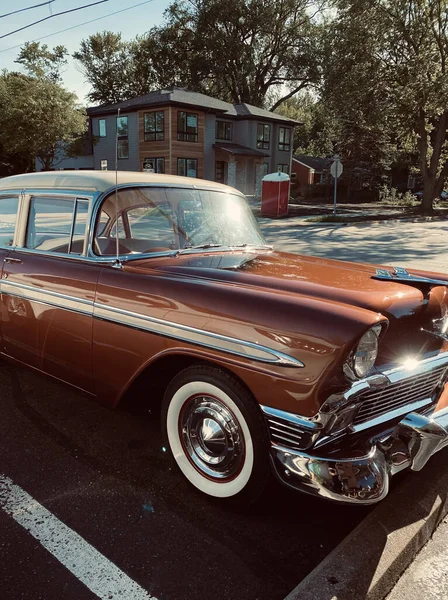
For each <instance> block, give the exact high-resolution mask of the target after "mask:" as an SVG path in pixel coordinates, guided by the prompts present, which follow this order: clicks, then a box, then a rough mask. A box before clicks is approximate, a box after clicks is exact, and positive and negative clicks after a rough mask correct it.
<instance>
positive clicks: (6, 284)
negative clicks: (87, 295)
mask: <svg viewBox="0 0 448 600" xmlns="http://www.w3.org/2000/svg"><path fill="white" fill-rule="evenodd" d="M0 289H1V292H2V293H3V294H7V295H8V296H16V297H18V298H24V299H25V300H30V301H32V302H39V303H41V304H48V305H50V306H54V307H55V308H65V309H67V310H72V311H75V312H78V313H82V314H86V315H90V316H92V315H93V301H91V300H85V299H84V298H76V297H74V296H67V295H66V294H60V293H58V292H51V291H49V290H40V289H38V288H36V287H33V286H30V285H24V284H21V283H15V282H12V281H7V280H5V279H2V280H1V285H0Z"/></svg>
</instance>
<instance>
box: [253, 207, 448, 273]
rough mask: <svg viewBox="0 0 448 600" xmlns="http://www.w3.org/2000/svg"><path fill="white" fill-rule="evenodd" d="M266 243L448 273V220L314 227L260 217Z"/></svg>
mask: <svg viewBox="0 0 448 600" xmlns="http://www.w3.org/2000/svg"><path fill="white" fill-rule="evenodd" d="M259 224H260V227H261V230H262V232H263V234H264V236H265V237H266V240H267V242H268V243H269V244H273V245H274V247H275V248H276V249H277V250H281V251H283V252H295V253H300V254H309V255H312V256H321V257H323V258H334V259H337V260H346V261H354V262H368V263H374V264H382V265H393V266H403V267H409V268H411V267H413V268H414V269H424V270H425V269H427V270H432V271H439V272H441V273H448V245H447V239H448V221H446V220H443V221H426V222H421V221H419V222H410V221H396V220H391V221H382V222H372V223H349V224H343V225H341V224H338V223H336V224H335V223H312V224H306V222H305V219H304V218H302V217H291V218H286V219H266V218H260V219H259Z"/></svg>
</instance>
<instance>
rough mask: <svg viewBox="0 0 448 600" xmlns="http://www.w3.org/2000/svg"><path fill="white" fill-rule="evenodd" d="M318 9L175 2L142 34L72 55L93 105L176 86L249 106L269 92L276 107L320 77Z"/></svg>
mask: <svg viewBox="0 0 448 600" xmlns="http://www.w3.org/2000/svg"><path fill="white" fill-rule="evenodd" d="M323 1H324V0H322V2H323ZM320 10H321V6H319V5H318V4H317V2H316V0H189V1H188V2H187V1H184V0H180V1H175V2H173V3H172V4H171V5H170V6H169V8H168V9H167V11H166V13H165V23H164V24H163V25H162V26H160V27H153V28H152V29H151V30H150V31H149V32H148V33H147V34H146V35H144V36H140V37H137V38H136V39H135V40H133V41H130V42H124V41H123V40H122V39H121V37H120V35H119V34H113V33H111V32H103V33H100V34H95V35H93V36H90V37H89V38H88V39H86V40H83V42H82V44H81V48H80V50H79V51H78V52H76V53H75V54H74V57H75V58H76V59H77V60H78V61H79V62H80V64H81V68H82V70H83V72H84V74H85V76H86V79H87V81H88V82H89V83H90V85H91V87H92V91H91V93H90V96H89V97H90V100H91V101H92V102H99V103H112V102H117V101H119V100H124V99H127V98H129V97H132V96H135V95H140V94H144V93H147V92H148V91H149V90H150V89H151V88H154V87H159V88H163V87H167V86H173V85H178V86H185V87H188V88H189V89H191V90H194V91H199V92H204V93H208V94H210V95H214V96H216V97H218V98H221V99H223V100H228V101H231V102H234V103H242V102H246V103H249V104H254V105H256V106H263V105H265V103H266V99H267V98H268V97H269V94H270V93H272V92H273V91H275V92H276V93H277V96H279V97H278V98H277V100H276V101H275V103H274V107H273V108H276V107H277V106H279V105H280V104H281V103H282V102H283V101H285V100H286V99H287V98H289V97H292V96H294V95H295V94H296V93H297V92H299V91H300V90H301V89H303V88H304V87H306V86H307V85H310V84H311V83H316V82H317V80H318V78H319V58H320V53H319V48H318V41H319V35H320V31H321V29H320V25H319V24H318V22H317V20H316V13H319V11H320Z"/></svg>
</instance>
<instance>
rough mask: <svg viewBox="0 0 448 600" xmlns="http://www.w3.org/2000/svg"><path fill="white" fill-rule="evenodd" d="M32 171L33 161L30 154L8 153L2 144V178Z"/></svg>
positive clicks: (0, 147) (0, 160)
mask: <svg viewBox="0 0 448 600" xmlns="http://www.w3.org/2000/svg"><path fill="white" fill-rule="evenodd" d="M32 170H33V161H32V157H31V156H30V155H29V154H28V152H7V151H6V149H5V148H4V147H3V146H2V145H1V144H0V177H9V176H10V175H17V174H19V173H26V172H27V171H32Z"/></svg>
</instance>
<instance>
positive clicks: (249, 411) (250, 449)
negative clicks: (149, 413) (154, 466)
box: [162, 366, 269, 505]
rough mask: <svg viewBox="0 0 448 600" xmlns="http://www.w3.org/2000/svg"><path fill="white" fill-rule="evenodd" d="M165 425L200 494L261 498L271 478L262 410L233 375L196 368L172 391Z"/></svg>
mask: <svg viewBox="0 0 448 600" xmlns="http://www.w3.org/2000/svg"><path fill="white" fill-rule="evenodd" d="M162 428H163V432H164V434H165V436H166V441H167V444H168V447H169V448H170V450H171V453H172V455H173V458H174V460H175V462H176V464H177V466H178V467H179V469H180V470H181V472H182V473H183V475H184V476H185V477H186V478H187V479H188V481H189V482H190V483H191V484H192V485H193V486H194V487H195V488H196V489H197V490H199V491H200V492H202V493H204V494H206V495H208V496H211V497H213V498H220V499H222V500H223V501H225V502H230V503H232V504H238V505H245V504H250V503H251V502H253V501H255V500H256V499H257V497H258V496H259V495H260V494H261V492H262V491H263V489H264V487H265V485H266V483H267V480H268V477H269V442H268V437H267V432H266V426H265V423H264V420H263V417H262V415H261V412H260V409H259V408H258V406H257V404H256V402H255V401H254V399H253V397H252V395H251V394H250V393H249V392H248V390H247V389H246V388H244V387H243V386H242V385H241V384H240V383H239V382H238V381H237V380H236V379H234V378H233V377H232V376H231V375H229V374H228V373H226V372H225V371H222V370H221V369H218V368H215V367H207V366H193V367H189V368H188V369H185V370H184V371H182V372H181V373H179V374H178V375H177V376H176V377H175V378H174V379H173V380H172V382H171V383H170V385H169V386H168V389H167V390H166V393H165V397H164V399H163V405H162Z"/></svg>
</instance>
